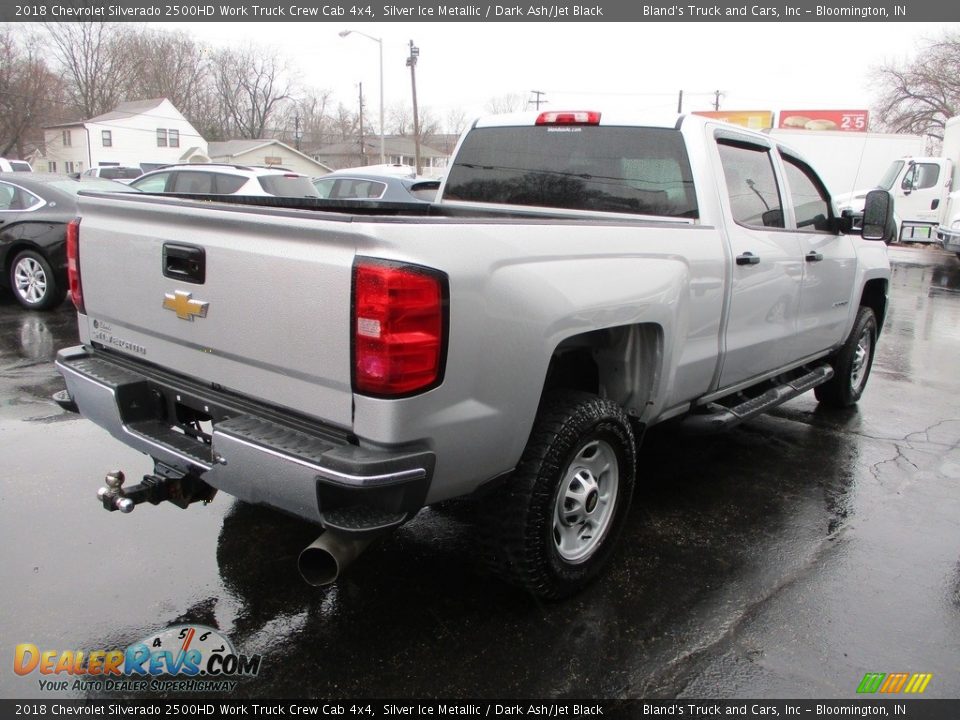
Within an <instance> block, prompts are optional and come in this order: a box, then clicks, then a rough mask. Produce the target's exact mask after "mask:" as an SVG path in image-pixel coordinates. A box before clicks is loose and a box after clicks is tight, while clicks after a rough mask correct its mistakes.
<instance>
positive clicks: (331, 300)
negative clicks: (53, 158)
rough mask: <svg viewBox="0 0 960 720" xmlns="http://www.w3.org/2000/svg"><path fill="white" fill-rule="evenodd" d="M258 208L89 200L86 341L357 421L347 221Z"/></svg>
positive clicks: (84, 234)
mask: <svg viewBox="0 0 960 720" xmlns="http://www.w3.org/2000/svg"><path fill="white" fill-rule="evenodd" d="M251 210H254V209H253V208H245V207H244V206H242V205H217V204H214V203H209V204H201V203H195V202H184V201H175V200H171V199H169V198H162V199H161V198H133V197H131V196H127V197H123V198H108V197H104V196H85V197H82V198H81V200H80V213H81V217H82V221H81V224H80V244H79V247H80V250H79V254H80V271H81V277H82V283H83V294H84V301H85V307H86V316H83V315H81V316H80V323H81V327H80V331H81V338H82V339H83V340H88V339H89V340H90V341H92V342H94V343H99V344H101V345H103V346H104V347H106V348H110V349H113V350H116V351H117V352H121V353H124V354H125V355H128V356H131V357H136V358H139V359H142V360H145V361H147V362H150V363H154V364H156V365H159V366H161V367H164V368H168V369H171V370H174V371H176V372H177V373H180V374H183V375H187V376H189V377H192V378H195V379H198V380H200V381H201V382H204V383H209V384H211V385H212V386H215V387H219V388H223V389H224V390H227V391H233V392H237V393H240V394H242V395H245V396H248V397H252V398H257V399H260V400H263V401H265V402H268V403H270V404H273V405H277V406H280V407H285V408H289V409H291V410H294V411H297V412H300V413H303V414H306V415H308V416H311V417H315V418H318V419H321V420H324V421H326V422H330V423H333V424H336V425H340V426H342V427H350V424H351V420H352V417H351V414H352V394H351V386H350V377H351V373H350V302H351V272H352V270H351V269H352V265H353V259H354V254H355V242H354V237H353V235H352V234H351V233H350V232H348V230H349V224H348V223H347V222H345V221H340V220H334V221H329V220H324V219H322V218H320V217H318V216H317V214H316V213H308V212H302V211H289V210H268V209H264V208H255V212H251ZM326 217H329V216H326ZM198 265H199V267H198ZM307 268H309V270H308V269H307Z"/></svg>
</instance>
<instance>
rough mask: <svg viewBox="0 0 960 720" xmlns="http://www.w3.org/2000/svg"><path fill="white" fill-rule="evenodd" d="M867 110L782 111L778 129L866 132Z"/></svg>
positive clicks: (868, 116) (868, 118) (868, 115)
mask: <svg viewBox="0 0 960 720" xmlns="http://www.w3.org/2000/svg"><path fill="white" fill-rule="evenodd" d="M869 120H870V113H869V112H868V111H867V110H781V111H780V124H779V125H778V127H781V128H788V129H792V130H840V131H843V132H866V131H867V129H868V126H869Z"/></svg>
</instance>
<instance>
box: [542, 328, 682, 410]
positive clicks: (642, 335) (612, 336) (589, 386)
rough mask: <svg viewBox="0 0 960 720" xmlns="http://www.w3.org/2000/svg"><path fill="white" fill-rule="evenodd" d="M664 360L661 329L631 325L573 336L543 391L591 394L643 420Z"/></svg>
mask: <svg viewBox="0 0 960 720" xmlns="http://www.w3.org/2000/svg"><path fill="white" fill-rule="evenodd" d="M662 356H663V331H662V329H661V328H660V326H659V325H653V324H642V325H628V326H623V327H616V328H607V329H604V330H595V331H592V332H588V333H583V334H581V335H575V336H573V337H570V338H567V339H566V340H564V341H563V342H562V343H561V344H560V345H559V346H558V347H557V349H556V350H554V352H553V355H552V356H551V358H550V365H549V368H548V369H547V377H546V380H545V382H544V388H543V390H544V393H546V392H549V391H551V390H559V389H567V390H580V391H583V392H588V393H592V394H594V395H599V396H600V397H605V398H609V399H610V400H613V401H614V402H616V403H617V404H619V405H620V406H621V407H623V408H624V409H625V410H626V411H627V413H628V414H629V415H632V416H634V417H639V416H640V415H641V414H642V412H643V410H644V408H645V407H646V406H647V405H648V404H649V403H650V402H651V401H652V399H653V397H654V395H655V393H656V390H657V385H658V384H659V380H660V366H661V364H662Z"/></svg>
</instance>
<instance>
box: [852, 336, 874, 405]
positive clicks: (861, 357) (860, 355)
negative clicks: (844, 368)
mask: <svg viewBox="0 0 960 720" xmlns="http://www.w3.org/2000/svg"><path fill="white" fill-rule="evenodd" d="M872 346H873V334H872V333H871V332H870V327H869V325H868V326H866V327H864V328H863V332H861V333H860V337H859V338H857V349H856V350H855V351H854V353H853V363H851V366H850V389H851V390H853V391H854V392H855V393H859V392H860V391H861V390H862V389H863V386H864V384H865V383H866V381H867V369H868V367H869V363H870V350H871V348H872Z"/></svg>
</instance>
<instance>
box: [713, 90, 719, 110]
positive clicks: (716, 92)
mask: <svg viewBox="0 0 960 720" xmlns="http://www.w3.org/2000/svg"><path fill="white" fill-rule="evenodd" d="M713 109H714V110H719V109H720V91H719V90H714V92H713Z"/></svg>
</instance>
